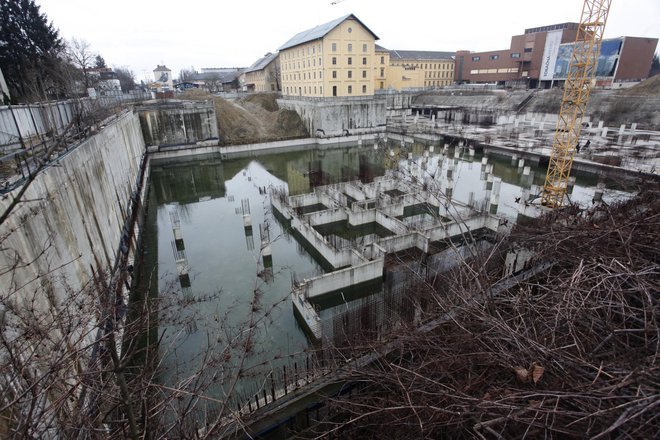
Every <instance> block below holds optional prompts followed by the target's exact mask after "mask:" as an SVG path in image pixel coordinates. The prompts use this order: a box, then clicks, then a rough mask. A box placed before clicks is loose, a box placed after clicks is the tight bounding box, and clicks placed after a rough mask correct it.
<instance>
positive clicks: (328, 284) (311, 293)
mask: <svg viewBox="0 0 660 440" xmlns="http://www.w3.org/2000/svg"><path fill="white" fill-rule="evenodd" d="M384 261H385V259H384V258H378V259H376V260H373V261H370V262H368V263H364V264H361V265H359V266H354V267H348V268H346V269H342V270H338V271H336V272H331V273H328V274H325V275H322V276H320V277H318V278H313V279H311V280H309V281H308V282H307V283H306V284H305V287H304V289H305V290H304V292H305V296H306V297H307V298H315V297H318V296H321V295H323V294H326V293H328V292H333V291H336V290H341V289H346V288H347V287H349V286H354V285H356V284H360V283H364V282H367V281H371V280H373V279H376V278H380V277H382V276H383V262H384Z"/></svg>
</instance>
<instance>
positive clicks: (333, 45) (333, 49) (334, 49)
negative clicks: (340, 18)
mask: <svg viewBox="0 0 660 440" xmlns="http://www.w3.org/2000/svg"><path fill="white" fill-rule="evenodd" d="M332 51H333V52H337V43H332Z"/></svg>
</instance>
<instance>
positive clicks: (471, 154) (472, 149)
mask: <svg viewBox="0 0 660 440" xmlns="http://www.w3.org/2000/svg"><path fill="white" fill-rule="evenodd" d="M468 154H469V155H470V157H474V148H472V147H470V148H468Z"/></svg>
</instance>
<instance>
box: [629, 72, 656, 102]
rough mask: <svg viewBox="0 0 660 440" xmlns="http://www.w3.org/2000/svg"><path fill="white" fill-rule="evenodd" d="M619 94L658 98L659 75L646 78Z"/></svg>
mask: <svg viewBox="0 0 660 440" xmlns="http://www.w3.org/2000/svg"><path fill="white" fill-rule="evenodd" d="M621 93H622V94H626V95H628V94H629V95H648V96H656V97H660V75H655V76H652V77H651V78H647V79H645V80H644V81H642V82H641V83H639V84H637V85H635V86H633V87H631V88H629V89H626V90H622V91H621Z"/></svg>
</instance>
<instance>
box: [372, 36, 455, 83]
mask: <svg viewBox="0 0 660 440" xmlns="http://www.w3.org/2000/svg"><path fill="white" fill-rule="evenodd" d="M453 82H454V58H453V53H451V52H430V51H397V50H388V49H385V48H383V47H380V46H378V47H377V48H376V67H375V71H374V88H375V89H376V90H378V89H396V90H405V89H420V88H433V87H444V86H448V85H451V84H453Z"/></svg>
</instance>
